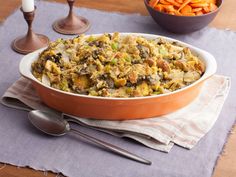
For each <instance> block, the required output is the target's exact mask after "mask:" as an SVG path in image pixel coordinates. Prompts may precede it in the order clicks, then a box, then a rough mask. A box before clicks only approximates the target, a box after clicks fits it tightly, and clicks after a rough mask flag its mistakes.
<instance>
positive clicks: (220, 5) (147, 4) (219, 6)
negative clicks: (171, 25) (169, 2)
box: [144, 0, 223, 18]
mask: <svg viewBox="0 0 236 177" xmlns="http://www.w3.org/2000/svg"><path fill="white" fill-rule="evenodd" d="M147 1H148V0H144V4H145V5H146V6H148V7H150V8H151V9H152V10H154V11H155V12H158V13H160V14H163V15H167V16H170V17H180V18H198V17H204V16H208V15H210V14H214V13H217V12H218V11H219V10H220V9H221V7H222V4H223V0H217V1H220V4H219V5H218V6H217V7H218V8H217V9H216V10H214V11H212V12H210V13H206V14H202V15H198V16H178V15H171V14H168V13H164V12H160V11H158V10H155V9H154V8H152V7H151V6H150V5H149V3H148V2H147Z"/></svg>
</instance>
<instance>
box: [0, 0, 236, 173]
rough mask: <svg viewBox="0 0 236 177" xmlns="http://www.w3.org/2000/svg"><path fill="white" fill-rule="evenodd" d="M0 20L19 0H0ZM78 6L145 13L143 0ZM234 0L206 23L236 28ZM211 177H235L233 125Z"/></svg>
mask: <svg viewBox="0 0 236 177" xmlns="http://www.w3.org/2000/svg"><path fill="white" fill-rule="evenodd" d="M0 1H1V2H0V22H3V21H4V20H5V19H6V18H7V17H8V16H9V15H10V14H11V13H12V12H13V11H14V10H15V9H16V8H18V7H19V6H20V4H21V1H20V0H5V1H3V0H0ZM49 1H52V2H54V1H55V2H61V3H65V0H49ZM75 5H76V6H79V7H87V8H93V9H99V10H105V11H119V12H126V13H141V14H142V15H148V12H147V11H146V9H145V7H144V4H143V0H96V1H95V0H92V1H88V0H77V1H76V3H75ZM235 10H236V1H235V0H224V4H223V6H222V9H221V10H220V12H219V14H218V16H217V17H216V18H215V20H214V21H213V22H212V23H211V24H210V26H212V27H216V28H220V29H226V28H227V29H231V30H234V31H236V13H235ZM45 176H48V177H56V176H57V177H58V175H57V174H53V173H51V172H48V173H44V172H41V171H35V170H32V169H30V168H17V167H15V166H12V165H5V164H1V163H0V177H45ZM213 177H236V126H235V127H234V128H233V129H232V131H231V135H230V137H229V139H228V142H227V144H226V146H225V148H224V151H223V153H222V155H221V156H220V157H219V159H218V161H217V165H216V167H215V170H214V174H213Z"/></svg>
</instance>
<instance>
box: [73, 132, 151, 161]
mask: <svg viewBox="0 0 236 177" xmlns="http://www.w3.org/2000/svg"><path fill="white" fill-rule="evenodd" d="M71 131H72V132H74V133H76V134H78V135H80V136H81V137H83V138H85V139H87V140H90V141H91V142H93V143H96V144H99V145H101V146H103V147H105V148H107V149H109V150H111V151H113V152H115V153H117V154H120V155H122V156H125V157H127V158H129V159H132V160H135V161H137V162H141V163H143V164H146V165H151V164H152V162H151V161H149V160H146V159H144V158H142V157H139V156H137V155H135V154H133V153H131V152H128V151H126V150H124V149H122V148H120V147H117V146H115V145H112V144H110V143H107V142H104V141H102V140H99V139H97V138H94V137H92V136H89V135H87V134H84V133H82V132H80V131H78V130H75V129H71Z"/></svg>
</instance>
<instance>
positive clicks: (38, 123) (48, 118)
mask: <svg viewBox="0 0 236 177" xmlns="http://www.w3.org/2000/svg"><path fill="white" fill-rule="evenodd" d="M28 118H29V121H30V122H31V123H32V124H33V125H34V126H35V127H36V128H37V129H39V130H41V131H42V132H44V133H46V134H48V135H52V136H63V135H65V134H67V133H68V132H70V131H71V132H74V133H76V134H78V135H80V136H81V137H83V138H85V139H86V140H89V141H91V142H93V143H95V144H98V145H100V146H102V147H104V148H106V149H109V150H110V151H112V152H115V153H117V154H119V155H122V156H124V157H127V158H129V159H132V160H135V161H137V162H141V163H143V164H146V165H151V162H150V161H149V160H146V159H144V158H142V157H139V156H137V155H135V154H133V153H131V152H128V151H126V150H124V149H122V148H120V147H117V146H114V145H112V144H110V143H107V142H104V141H102V140H99V139H97V138H94V137H92V136H90V135H87V134H84V133H82V132H80V131H78V130H75V129H73V128H71V127H70V124H69V123H68V121H67V120H65V119H63V118H62V117H61V116H59V115H57V114H55V113H52V112H44V111H40V110H33V111H30V112H29V114H28Z"/></svg>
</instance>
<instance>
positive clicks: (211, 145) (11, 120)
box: [0, 1, 236, 177]
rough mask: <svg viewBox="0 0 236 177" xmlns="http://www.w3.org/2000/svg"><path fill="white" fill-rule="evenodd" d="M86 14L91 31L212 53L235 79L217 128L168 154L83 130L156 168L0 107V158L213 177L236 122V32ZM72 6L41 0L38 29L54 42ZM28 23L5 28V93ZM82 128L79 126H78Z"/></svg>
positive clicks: (54, 167) (0, 52)
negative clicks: (15, 43) (57, 25)
mask: <svg viewBox="0 0 236 177" xmlns="http://www.w3.org/2000/svg"><path fill="white" fill-rule="evenodd" d="M76 11H78V13H80V15H83V16H85V17H87V18H88V19H89V20H90V21H91V23H92V27H91V29H90V30H89V31H88V33H89V34H91V33H103V32H114V31H119V32H143V33H153V34H160V35H166V36H169V37H174V38H177V39H180V40H183V41H185V42H188V43H190V44H193V45H195V46H197V47H200V48H202V49H205V50H207V51H209V52H211V53H212V54H213V55H214V56H215V57H216V59H217V62H218V65H219V69H218V72H217V73H218V74H223V75H227V76H230V77H231V78H232V89H231V92H230V94H229V97H228V99H227V100H226V103H225V105H224V108H223V111H222V113H221V114H220V116H219V118H218V121H217V122H216V124H215V126H214V127H213V129H212V130H211V131H210V132H209V133H208V134H207V135H206V136H205V137H204V138H203V139H202V140H201V141H200V142H199V143H198V144H197V145H196V147H195V148H193V149H192V150H186V149H183V148H180V147H178V146H175V147H174V148H173V150H172V151H171V152H170V153H169V154H166V153H162V152H159V151H155V150H151V149H149V148H146V147H144V146H142V145H140V144H138V143H136V142H134V141H130V140H128V139H120V138H116V137H113V136H110V135H107V134H105V133H101V132H96V131H92V130H87V129H85V128H82V127H80V128H81V130H82V131H84V132H87V133H89V134H91V135H94V136H96V137H98V138H100V139H103V140H106V141H109V142H111V143H114V144H116V145H118V146H121V147H123V148H126V149H127V150H129V151H132V152H134V153H136V154H140V155H142V156H144V157H146V158H148V159H150V160H151V161H152V162H153V164H152V166H145V165H142V164H139V163H136V162H133V161H130V160H127V159H125V158H122V157H120V156H117V155H115V154H113V153H109V152H107V151H105V150H103V149H101V148H98V147H96V146H94V145H92V144H90V143H87V142H86V141H84V140H82V139H80V138H79V137H76V136H74V135H72V134H71V135H68V136H64V137H61V138H52V137H49V136H45V135H43V134H40V133H39V132H38V131H36V130H35V129H34V128H33V127H32V126H31V125H30V124H29V122H28V120H27V113H26V112H22V111H17V110H14V109H10V108H6V107H4V106H2V105H0V137H1V138H0V161H1V162H5V163H10V164H14V165H18V166H30V167H32V168H34V169H38V170H51V171H54V172H62V173H63V174H65V175H67V176H70V177H78V176H79V177H91V176H102V177H103V176H113V177H121V176H122V177H133V176H135V177H139V176H143V177H145V176H146V177H150V176H160V177H175V176H176V177H199V176H201V177H209V176H211V174H212V171H213V168H214V166H215V163H216V160H217V157H218V156H219V154H220V152H221V150H222V148H223V145H224V143H225V141H226V138H227V134H228V132H229V130H230V128H231V127H232V125H233V123H234V121H235V115H236V109H235V108H236V102H235V100H236V93H235V91H234V88H236V79H235V74H236V72H235V68H236V62H234V60H235V58H234V57H235V56H236V55H235V54H236V53H235V51H236V45H235V44H236V34H235V33H234V32H229V31H222V30H217V29H214V28H205V29H203V30H201V31H198V32H195V33H192V34H189V35H174V34H169V33H167V32H164V31H163V30H161V29H160V28H159V27H158V26H157V25H156V24H155V23H154V21H153V20H152V19H151V17H144V16H140V15H138V14H134V15H124V14H123V15H122V14H116V13H107V12H101V11H96V10H89V9H76ZM66 12H67V6H65V5H62V4H51V3H46V2H43V1H41V2H39V3H38V4H37V11H36V13H37V14H36V19H35V21H34V29H35V31H37V32H39V33H44V34H46V35H48V36H49V37H50V38H51V39H52V40H54V39H56V38H58V37H68V36H62V35H60V34H57V33H55V32H54V31H53V30H52V29H51V24H52V22H53V21H54V20H56V19H58V17H61V16H64V15H65V14H66ZM25 30H26V23H25V21H24V20H23V17H22V13H21V12H20V11H17V12H16V13H14V14H13V15H11V16H10V17H9V18H8V19H7V20H6V21H5V23H4V24H3V25H2V26H1V27H0V56H1V57H0V74H1V77H0V94H1V95H2V94H3V93H4V92H5V90H6V89H7V88H8V87H9V86H10V85H11V84H12V83H13V82H15V81H16V80H17V79H18V78H19V76H20V75H19V72H18V64H19V62H20V58H21V57H22V55H19V54H16V53H14V52H13V51H12V50H11V48H10V44H11V41H12V40H13V39H15V38H16V37H17V36H19V35H20V34H23V33H25ZM77 128H78V127H77Z"/></svg>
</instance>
